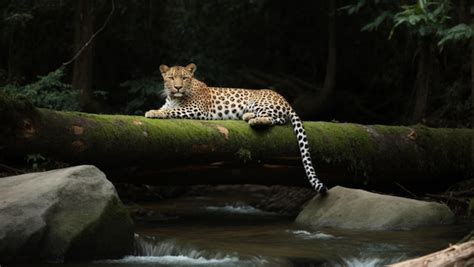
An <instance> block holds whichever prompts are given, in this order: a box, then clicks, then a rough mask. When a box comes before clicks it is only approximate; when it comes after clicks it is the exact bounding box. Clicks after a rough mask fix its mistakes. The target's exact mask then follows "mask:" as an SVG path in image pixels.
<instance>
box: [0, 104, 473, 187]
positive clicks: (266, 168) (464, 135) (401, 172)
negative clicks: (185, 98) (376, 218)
mask: <svg viewBox="0 0 474 267" xmlns="http://www.w3.org/2000/svg"><path fill="white" fill-rule="evenodd" d="M14 101H15V100H11V99H10V100H8V99H6V98H5V97H0V120H1V121H0V122H1V125H2V129H0V142H1V143H0V146H1V148H0V149H1V150H0V151H1V152H0V153H1V154H3V157H6V158H11V157H18V156H20V157H22V156H24V155H25V154H31V153H40V154H42V155H43V156H48V157H52V158H56V159H59V160H61V161H65V162H68V163H72V164H79V163H81V164H84V163H87V164H94V165H96V166H99V167H100V168H102V169H103V170H105V171H106V172H108V173H109V177H112V179H116V180H126V181H129V182H146V183H153V184H181V183H262V184H295V185H296V184H303V185H305V184H306V180H305V179H303V177H304V172H303V169H302V166H301V162H300V159H299V152H298V147H297V143H296V139H295V137H294V134H293V131H292V129H291V127H290V126H289V125H286V126H276V127H272V128H269V129H261V130H254V129H251V128H250V127H249V126H248V125H247V124H246V123H244V122H243V121H198V120H153V119H146V118H144V117H139V116H123V115H97V114H86V113H79V112H60V111H53V110H49V109H35V108H32V107H29V106H28V105H26V104H24V103H20V102H19V103H16V104H15V103H14ZM305 128H306V131H307V134H308V138H309V142H310V145H311V153H312V156H313V162H314V164H315V166H316V169H317V170H318V172H319V174H320V177H321V179H322V180H324V181H325V182H326V183H327V184H329V185H334V184H344V185H356V186H368V185H372V186H376V187H377V186H379V185H383V186H386V185H389V184H395V183H398V184H400V185H403V186H406V187H409V188H414V187H416V186H418V185H426V184H429V185H430V186H433V185H435V184H439V185H447V184H452V183H454V182H456V181H457V180H461V179H464V178H467V177H469V176H470V175H471V174H472V161H471V157H472V150H471V148H472V146H471V142H472V136H473V133H474V132H473V130H472V129H434V128H428V127H425V126H422V125H415V126H410V127H402V126H383V125H370V126H368V125H360V124H352V123H330V122H305Z"/></svg>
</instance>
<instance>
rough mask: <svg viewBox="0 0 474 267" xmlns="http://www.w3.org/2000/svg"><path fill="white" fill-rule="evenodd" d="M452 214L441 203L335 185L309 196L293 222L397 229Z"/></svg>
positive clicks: (442, 220) (438, 221)
mask: <svg viewBox="0 0 474 267" xmlns="http://www.w3.org/2000/svg"><path fill="white" fill-rule="evenodd" d="M453 217H454V215H453V213H452V211H451V210H450V209H449V208H448V207H447V206H446V205H444V204H440V203H435V202H426V201H419V200H414V199H408V198H402V197H395V196H388V195H381V194H375V193H371V192H367V191H364V190H358V189H350V188H345V187H341V186H336V187H334V188H332V189H331V190H329V191H328V193H327V194H326V195H325V196H321V195H318V196H316V197H314V198H313V199H311V200H310V201H309V202H308V203H307V204H306V206H305V207H304V208H303V210H302V211H301V212H300V214H299V215H298V217H297V218H296V222H297V223H302V224H308V225H313V226H323V227H336V228H345V229H361V230H401V229H413V228H415V227H418V226H426V225H438V224H447V223H451V222H452V221H453Z"/></svg>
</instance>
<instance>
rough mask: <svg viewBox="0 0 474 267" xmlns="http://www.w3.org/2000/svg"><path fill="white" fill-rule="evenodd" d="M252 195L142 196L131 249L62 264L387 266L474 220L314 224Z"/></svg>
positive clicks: (433, 246) (440, 243) (436, 244)
mask: <svg viewBox="0 0 474 267" xmlns="http://www.w3.org/2000/svg"><path fill="white" fill-rule="evenodd" d="M257 197H261V195H258V194H256V193H252V192H249V193H245V192H244V193H241V194H229V193H225V191H219V192H217V193H215V194H206V195H191V196H189V195H187V196H182V197H178V198H175V199H168V200H164V201H159V202H146V203H139V206H140V207H141V209H143V210H145V211H146V213H147V216H143V217H141V218H139V219H137V220H136V234H135V240H136V245H135V253H134V255H129V256H126V257H124V258H122V259H114V260H101V261H96V262H89V263H81V264H66V265H67V266H71V267H72V266H95V267H122V266H123V267H132V266H134V267H137V266H147V267H148V266H384V265H386V264H389V263H394V262H398V261H401V260H404V259H408V258H413V257H416V256H421V255H424V254H427V253H429V252H433V251H436V250H439V249H442V248H445V247H446V246H448V245H449V244H452V243H455V242H457V241H458V240H459V239H461V238H462V237H463V236H464V235H465V234H466V233H468V232H469V230H470V226H471V224H472V221H471V222H467V221H462V222H457V223H455V224H454V225H449V226H436V227H423V228H419V229H416V230H410V231H354V230H341V229H332V228H312V227H308V226H304V225H299V224H296V223H294V222H293V221H294V216H288V215H280V214H278V213H276V212H269V211H264V210H261V209H259V208H257V207H255V206H252V205H251V203H254V202H255V198H257ZM36 266H37V265H36ZM55 266H58V265H57V264H55Z"/></svg>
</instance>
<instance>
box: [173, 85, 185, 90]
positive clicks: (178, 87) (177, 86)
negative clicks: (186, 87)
mask: <svg viewBox="0 0 474 267" xmlns="http://www.w3.org/2000/svg"><path fill="white" fill-rule="evenodd" d="M174 88H175V89H176V90H178V91H179V89H181V88H183V86H182V85H175V86H174Z"/></svg>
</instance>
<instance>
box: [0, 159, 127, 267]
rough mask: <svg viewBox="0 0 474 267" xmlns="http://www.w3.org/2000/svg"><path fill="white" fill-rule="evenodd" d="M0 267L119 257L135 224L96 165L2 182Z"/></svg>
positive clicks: (3, 180) (124, 250) (33, 174)
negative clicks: (10, 264)
mask: <svg viewBox="0 0 474 267" xmlns="http://www.w3.org/2000/svg"><path fill="white" fill-rule="evenodd" d="M0 196H1V197H0V263H4V262H19V261H21V262H32V261H54V262H62V261H72V260H90V259H98V258H117V257H121V256H123V255H125V254H127V253H130V252H131V250H132V249H133V230H134V229H133V222H132V220H131V219H130V216H129V214H128V212H127V211H126V209H125V208H124V207H123V205H122V203H121V202H120V199H119V198H118V196H117V193H116V191H115V188H114V186H113V185H112V183H110V182H109V181H108V180H107V179H106V177H105V175H104V173H102V172H101V171H100V170H99V169H97V168H96V167H94V166H86V165H84V166H76V167H71V168H65V169H58V170H53V171H48V172H38V173H29V174H24V175H18V176H10V177H6V178H0Z"/></svg>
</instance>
